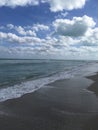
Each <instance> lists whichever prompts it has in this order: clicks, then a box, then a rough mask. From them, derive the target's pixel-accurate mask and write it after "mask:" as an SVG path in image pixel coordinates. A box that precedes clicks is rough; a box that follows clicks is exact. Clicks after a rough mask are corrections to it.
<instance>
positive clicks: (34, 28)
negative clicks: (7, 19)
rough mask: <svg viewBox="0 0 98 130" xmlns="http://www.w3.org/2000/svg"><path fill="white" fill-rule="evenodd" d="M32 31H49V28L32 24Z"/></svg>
mask: <svg viewBox="0 0 98 130" xmlns="http://www.w3.org/2000/svg"><path fill="white" fill-rule="evenodd" d="M32 29H33V30H35V31H39V30H46V31H47V30H49V27H48V26H47V25H44V24H34V25H33V27H32Z"/></svg>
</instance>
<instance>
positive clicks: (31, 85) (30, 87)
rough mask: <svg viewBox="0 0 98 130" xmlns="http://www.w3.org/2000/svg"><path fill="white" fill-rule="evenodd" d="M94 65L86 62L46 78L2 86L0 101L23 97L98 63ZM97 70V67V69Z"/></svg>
mask: <svg viewBox="0 0 98 130" xmlns="http://www.w3.org/2000/svg"><path fill="white" fill-rule="evenodd" d="M94 65H95V63H94V64H93V63H89V64H84V65H80V66H78V67H77V66H76V67H73V68H72V69H71V70H69V71H65V72H60V73H57V74H55V75H52V76H49V77H44V78H40V79H36V80H31V81H25V82H22V83H20V84H16V85H14V86H10V87H7V88H2V89H0V102H2V101H5V100H8V99H13V98H18V97H21V96H22V95H24V94H26V93H32V92H34V91H36V90H38V89H40V88H41V87H43V86H45V85H47V84H49V83H52V82H54V81H56V80H61V79H70V78H72V77H74V76H76V75H79V74H80V75H81V72H85V71H86V69H87V68H89V66H91V67H92V66H93V67H95V68H97V66H98V63H97V65H95V66H94ZM85 68H86V69H85ZM87 72H88V71H87ZM92 72H94V70H93V71H90V74H91V73H92ZM95 72H96V69H95Z"/></svg>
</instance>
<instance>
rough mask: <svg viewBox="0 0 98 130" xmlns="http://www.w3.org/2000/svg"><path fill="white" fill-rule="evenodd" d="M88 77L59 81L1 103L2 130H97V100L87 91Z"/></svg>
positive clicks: (0, 118)
mask: <svg viewBox="0 0 98 130" xmlns="http://www.w3.org/2000/svg"><path fill="white" fill-rule="evenodd" d="M89 78H90V77H89ZM89 78H83V77H78V78H72V79H70V80H60V81H56V82H54V83H52V84H49V85H47V86H46V87H43V88H41V89H39V90H38V91H36V92H34V93H30V94H26V95H24V96H22V97H21V98H17V99H11V100H7V101H5V102H2V103H0V130H90V129H91V130H98V125H97V122H98V121H97V119H98V118H97V115H98V99H97V97H96V95H95V94H94V93H93V92H91V91H88V87H89V86H90V85H91V84H92V83H93V81H92V80H90V79H89ZM91 79H93V78H92V77H91ZM96 79H97V78H96ZM94 84H95V83H93V84H92V85H91V86H92V87H94ZM95 119H96V123H95V124H93V123H92V124H91V122H95ZM93 126H94V127H93Z"/></svg>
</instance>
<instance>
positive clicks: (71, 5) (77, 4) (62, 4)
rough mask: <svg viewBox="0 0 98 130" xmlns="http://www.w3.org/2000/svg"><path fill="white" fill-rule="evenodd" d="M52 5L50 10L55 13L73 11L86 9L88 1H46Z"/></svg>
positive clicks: (45, 0)
mask: <svg viewBox="0 0 98 130" xmlns="http://www.w3.org/2000/svg"><path fill="white" fill-rule="evenodd" d="M44 2H48V3H49V4H50V10H51V11H53V12H57V11H63V10H64V9H65V10H73V9H79V8H82V7H84V5H85V3H86V0H44Z"/></svg>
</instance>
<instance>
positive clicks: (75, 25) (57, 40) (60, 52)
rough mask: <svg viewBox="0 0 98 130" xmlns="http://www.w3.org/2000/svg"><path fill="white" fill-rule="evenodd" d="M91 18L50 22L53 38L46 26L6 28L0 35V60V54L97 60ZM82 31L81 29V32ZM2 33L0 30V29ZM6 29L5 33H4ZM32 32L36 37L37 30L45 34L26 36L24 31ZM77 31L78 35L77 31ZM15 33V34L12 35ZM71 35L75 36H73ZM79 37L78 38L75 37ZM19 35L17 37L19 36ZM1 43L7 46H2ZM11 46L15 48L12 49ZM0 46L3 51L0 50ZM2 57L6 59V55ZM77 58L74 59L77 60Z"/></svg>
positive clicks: (96, 39) (97, 38)
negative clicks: (41, 36)
mask: <svg viewBox="0 0 98 130" xmlns="http://www.w3.org/2000/svg"><path fill="white" fill-rule="evenodd" d="M95 25H96V23H95V22H94V20H93V18H91V17H88V16H86V15H85V16H83V17H73V19H72V20H70V19H57V20H55V21H54V22H53V27H54V28H52V30H49V32H50V33H51V31H53V29H54V32H56V35H50V34H47V29H51V28H49V27H48V26H46V25H41V26H39V24H36V25H33V26H26V27H22V26H14V25H11V24H10V25H7V26H5V27H4V30H1V32H0V39H1V41H2V42H1V43H0V44H1V45H0V56H1V55H3V54H4V53H7V54H8V55H15V56H18V55H21V56H23V57H25V58H26V55H27V56H28V57H29V56H31V57H32V56H34V57H37V56H38V57H39V58H40V57H41V56H42V58H45V56H46V57H48V58H50V57H52V58H54V57H55V58H66V59H68V58H72V59H73V58H74V59H77V58H81V59H84V58H86V59H87V58H88V59H90V58H92V57H95V58H97V57H98V27H96V26H95ZM84 27H85V29H84ZM2 29H3V28H2ZM5 29H7V32H6V30H5ZM30 30H31V31H34V32H36V33H37V34H38V33H39V32H40V33H41V30H44V32H45V33H46V34H47V35H45V36H44V38H40V37H38V36H39V35H33V36H32V35H28V33H27V32H28V31H30ZM77 30H79V31H77ZM16 31H17V32H16ZM74 33H75V34H74ZM79 33H80V34H79ZM19 34H21V35H19ZM3 41H4V43H7V45H8V44H9V46H5V44H4V46H3ZM11 43H13V44H14V43H17V44H15V47H11V45H12V46H13V44H11ZM1 46H3V48H2V47H1ZM7 54H6V55H7ZM77 56H78V57H77Z"/></svg>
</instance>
